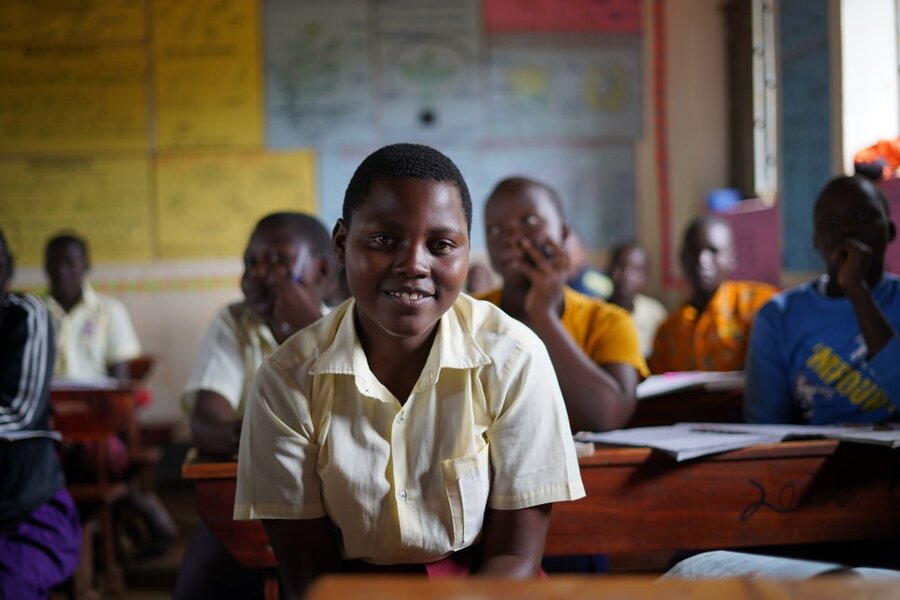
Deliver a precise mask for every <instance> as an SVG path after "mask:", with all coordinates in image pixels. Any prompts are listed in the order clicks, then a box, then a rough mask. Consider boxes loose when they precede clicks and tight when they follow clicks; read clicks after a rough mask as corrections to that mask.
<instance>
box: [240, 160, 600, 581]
mask: <svg viewBox="0 0 900 600" xmlns="http://www.w3.org/2000/svg"><path fill="white" fill-rule="evenodd" d="M471 222H472V202H471V199H470V197H469V192H468V188H467V186H466V184H465V181H464V180H463V178H462V175H461V174H460V173H459V170H458V169H457V168H456V165H454V164H453V162H452V161H450V159H448V158H447V157H446V156H444V155H443V154H441V153H440V152H438V151H437V150H434V149H433V148H429V147H427V146H420V145H415V144H395V145H392V146H386V147H384V148H382V149H380V150H377V151H376V152H374V153H373V154H371V155H369V156H368V157H367V158H366V159H365V160H364V161H363V162H362V163H361V164H360V166H359V167H358V168H357V170H356V172H355V173H354V174H353V177H352V178H351V180H350V183H349V185H348V187H347V192H346V194H345V196H344V205H343V214H342V218H341V219H339V220H338V222H337V224H336V225H335V228H334V231H333V233H332V244H333V247H334V249H335V253H336V254H337V257H338V260H339V261H340V262H341V263H342V264H343V265H344V266H345V268H346V274H347V283H348V285H349V288H350V291H351V293H352V295H353V298H352V299H351V300H349V301H348V302H346V303H345V304H342V305H341V306H340V307H338V308H337V309H335V310H334V311H332V312H331V313H330V314H329V315H327V316H326V317H324V318H322V319H320V320H319V321H317V322H316V323H315V324H313V325H312V326H310V327H307V328H306V329H304V330H303V331H301V332H300V333H298V334H297V335H295V336H293V337H291V338H290V339H289V340H287V341H286V342H285V343H284V344H283V345H282V346H281V347H280V348H278V349H277V350H276V351H275V352H274V353H273V354H272V355H271V356H270V357H269V358H268V359H267V360H266V361H265V362H264V363H263V365H262V366H261V367H260V368H259V370H258V371H257V374H256V377H255V378H254V381H253V386H252V388H251V391H250V398H249V400H248V402H247V407H246V410H245V412H244V426H243V433H242V435H241V443H240V455H239V459H238V478H237V496H236V500H235V518H237V519H256V518H258V519H262V520H263V526H264V527H265V529H266V532H267V533H268V535H269V540H270V542H271V544H272V548H273V550H274V551H275V556H276V558H277V560H278V566H279V571H280V573H281V580H282V583H283V584H284V590H285V596H286V597H287V598H291V599H292V598H297V597H298V596H300V595H301V594H302V592H303V591H304V589H305V588H306V586H307V585H308V584H309V583H310V581H311V580H312V579H313V578H314V577H315V576H316V575H318V574H320V573H323V572H331V571H394V572H397V571H400V572H416V571H418V572H424V571H425V570H427V569H429V568H430V569H431V570H432V571H434V570H436V569H441V570H443V571H445V572H446V571H447V570H452V569H456V568H459V569H462V570H469V571H474V572H477V573H479V574H483V575H492V576H504V577H527V576H534V575H536V574H537V572H538V568H539V565H540V558H541V554H542V550H543V545H544V539H545V537H546V532H547V526H548V524H549V517H550V506H551V503H553V502H557V501H566V500H574V499H577V498H580V497H582V496H584V489H583V486H582V484H581V479H580V474H579V470H578V463H577V461H576V458H575V450H574V445H573V442H572V439H571V435H570V433H569V430H568V426H567V422H566V421H567V419H566V414H565V405H564V403H563V401H562V397H561V394H560V391H559V385H558V384H557V382H556V378H555V376H554V373H553V367H552V365H551V363H550V359H549V357H548V356H547V353H546V350H545V349H544V346H543V344H541V341H540V340H539V339H538V338H537V337H536V336H535V335H534V334H533V333H532V332H531V331H529V330H528V329H527V328H526V327H524V326H522V325H521V324H520V323H517V322H516V321H515V320H513V319H510V318H509V317H508V316H506V315H505V314H503V313H502V312H501V311H500V310H498V309H497V308H496V307H493V306H491V305H490V304H488V303H485V302H478V301H476V300H473V299H472V298H470V297H469V296H466V295H465V294H461V293H460V291H461V290H462V287H463V285H464V282H465V278H466V273H467V271H468V266H469V230H470V228H471Z"/></svg>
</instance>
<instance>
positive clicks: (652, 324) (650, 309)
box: [609, 241, 667, 356]
mask: <svg viewBox="0 0 900 600" xmlns="http://www.w3.org/2000/svg"><path fill="white" fill-rule="evenodd" d="M609 276H610V277H611V278H612V281H613V286H614V287H613V292H612V295H611V296H610V297H609V301H610V302H611V303H612V304H615V305H616V306H621V307H622V308H624V309H625V310H627V311H628V312H629V313H630V314H631V319H632V320H633V321H634V327H635V329H637V334H638V341H639V342H640V344H641V354H643V355H644V356H649V355H650V351H651V350H652V349H653V338H654V337H655V336H656V330H657V329H658V328H659V325H660V323H662V322H663V321H665V320H666V314H667V312H666V307H665V306H663V304H662V302H660V301H659V300H657V299H655V298H651V297H650V296H645V295H644V294H642V293H641V291H643V289H644V286H645V285H646V284H647V252H646V251H645V250H644V247H643V246H641V244H640V243H639V242H634V241H632V242H624V243H622V244H617V245H616V246H613V249H612V250H611V251H610V259H609Z"/></svg>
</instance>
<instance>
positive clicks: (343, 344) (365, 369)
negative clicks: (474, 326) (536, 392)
mask: <svg viewBox="0 0 900 600" xmlns="http://www.w3.org/2000/svg"><path fill="white" fill-rule="evenodd" d="M461 302H464V301H462V300H460V299H457V301H456V303H454V305H453V306H452V307H451V308H450V310H448V311H447V312H446V313H445V314H444V315H443V316H442V317H441V319H440V321H438V332H437V336H436V337H435V339H434V344H433V345H432V348H431V352H430V353H429V355H428V359H427V360H426V361H425V367H424V369H423V374H424V375H425V377H424V378H420V383H424V382H427V381H428V380H429V379H430V381H431V383H434V382H436V381H437V379H438V377H439V373H440V370H441V369H471V368H475V367H479V366H483V365H486V364H489V363H490V362H491V359H490V357H489V356H488V355H487V353H486V352H485V351H484V350H483V349H482V348H481V346H480V345H479V344H478V342H477V341H476V340H475V339H474V338H473V337H472V333H471V326H470V324H469V323H467V322H466V320H467V319H468V318H470V317H469V316H467V315H466V314H465V313H466V312H471V310H469V311H466V310H464V307H463V305H462V304H461ZM468 302H469V304H471V303H472V301H471V300H469V301H468ZM355 308H356V303H355V301H354V300H352V299H351V300H348V301H347V302H345V303H344V304H343V305H342V306H339V307H337V308H335V309H334V310H333V311H332V314H331V315H329V317H333V318H335V319H337V320H338V324H337V328H336V330H335V334H334V337H333V338H332V339H331V342H330V343H328V345H327V346H325V348H324V349H323V350H322V352H321V354H319V357H318V358H317V359H316V361H315V362H314V363H313V365H312V368H310V371H309V373H310V375H316V374H321V373H336V374H348V375H356V376H357V378H360V377H361V378H363V379H367V378H369V377H372V378H373V379H374V376H373V375H372V372H371V370H370V369H369V363H368V360H366V354H365V352H364V351H363V348H362V345H361V344H360V343H359V337H358V336H357V335H356V324H355V323H354V318H353V314H354V312H353V311H354V310H355ZM418 388H419V386H417V388H416V389H417V390H418Z"/></svg>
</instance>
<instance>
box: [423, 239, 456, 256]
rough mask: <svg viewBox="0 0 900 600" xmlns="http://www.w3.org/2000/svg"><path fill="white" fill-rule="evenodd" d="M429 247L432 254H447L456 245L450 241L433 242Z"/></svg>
mask: <svg viewBox="0 0 900 600" xmlns="http://www.w3.org/2000/svg"><path fill="white" fill-rule="evenodd" d="M429 247H430V248H431V252H432V253H434V254H447V253H448V252H451V251H452V250H453V249H454V248H455V247H456V244H454V243H453V242H451V241H450V240H435V241H433V242H431V243H430V244H429Z"/></svg>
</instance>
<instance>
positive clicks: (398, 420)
mask: <svg viewBox="0 0 900 600" xmlns="http://www.w3.org/2000/svg"><path fill="white" fill-rule="evenodd" d="M405 418H406V416H405V415H404V414H403V413H399V414H398V415H397V422H398V423H402V422H403V419H405Z"/></svg>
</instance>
